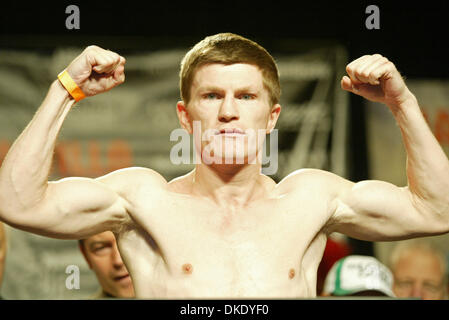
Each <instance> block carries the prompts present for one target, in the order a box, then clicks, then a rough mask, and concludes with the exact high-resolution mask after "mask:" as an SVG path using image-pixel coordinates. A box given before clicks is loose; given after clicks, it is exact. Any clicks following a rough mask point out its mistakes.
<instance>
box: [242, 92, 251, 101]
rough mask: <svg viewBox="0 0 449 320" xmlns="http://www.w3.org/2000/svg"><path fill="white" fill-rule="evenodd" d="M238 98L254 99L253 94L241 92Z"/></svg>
mask: <svg viewBox="0 0 449 320" xmlns="http://www.w3.org/2000/svg"><path fill="white" fill-rule="evenodd" d="M240 99H242V100H252V99H254V95H252V94H248V93H246V94H242V95H241V96H240Z"/></svg>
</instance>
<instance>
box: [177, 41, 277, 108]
mask: <svg viewBox="0 0 449 320" xmlns="http://www.w3.org/2000/svg"><path fill="white" fill-rule="evenodd" d="M216 63H218V64H224V65H231V64H236V63H245V64H251V65H254V66H256V67H257V68H258V69H259V70H260V71H261V72H262V76H263V84H264V86H265V88H266V89H267V90H268V93H269V99H270V104H271V105H275V104H277V103H279V99H280V95H281V87H280V84H279V72H278V69H277V66H276V63H275V61H274V59H273V57H272V56H271V55H270V54H269V53H268V52H267V50H265V49H264V48H263V47H261V46H260V45H259V44H257V43H256V42H254V41H251V40H249V39H246V38H244V37H242V36H239V35H236V34H233V33H219V34H216V35H213V36H209V37H206V38H204V39H203V40H202V41H200V42H198V43H197V44H196V45H195V46H194V47H193V48H192V49H191V50H190V51H189V52H188V53H187V54H186V55H185V56H184V59H183V60H182V62H181V71H180V74H179V76H180V86H179V87H180V90H181V99H182V100H183V101H184V103H185V104H186V105H188V103H189V102H190V97H191V87H192V84H193V80H194V77H195V74H196V71H197V70H198V69H199V68H200V67H202V66H204V65H207V64H216Z"/></svg>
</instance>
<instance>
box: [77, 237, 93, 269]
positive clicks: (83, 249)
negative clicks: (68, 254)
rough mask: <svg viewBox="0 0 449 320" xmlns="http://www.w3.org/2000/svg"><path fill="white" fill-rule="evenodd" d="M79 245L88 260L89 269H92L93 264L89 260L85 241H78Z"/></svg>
mask: <svg viewBox="0 0 449 320" xmlns="http://www.w3.org/2000/svg"><path fill="white" fill-rule="evenodd" d="M78 246H79V248H80V250H81V253H82V254H83V256H84V259H85V260H86V262H87V264H88V265H89V269H92V264H91V263H90V261H89V257H88V256H87V252H86V247H85V246H84V243H81V242H78Z"/></svg>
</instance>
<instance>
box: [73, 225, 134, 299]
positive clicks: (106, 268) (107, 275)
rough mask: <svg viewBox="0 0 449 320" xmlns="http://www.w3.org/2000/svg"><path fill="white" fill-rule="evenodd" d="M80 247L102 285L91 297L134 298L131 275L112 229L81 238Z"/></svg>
mask: <svg viewBox="0 0 449 320" xmlns="http://www.w3.org/2000/svg"><path fill="white" fill-rule="evenodd" d="M79 247H80V250H81V252H82V254H83V256H84V258H85V259H86V262H87V264H88V265H89V268H90V269H91V270H93V271H94V272H95V274H96V276H97V279H98V282H99V283H100V286H101V289H100V290H99V292H97V293H96V294H94V295H93V296H91V297H90V298H91V299H103V298H134V286H133V283H132V280H131V277H130V275H129V273H128V270H127V269H126V266H125V264H124V263H123V260H122V258H121V256H120V252H119V251H118V248H117V242H116V240H115V237H114V234H113V233H112V232H111V231H105V232H102V233H99V234H96V235H93V236H91V237H89V238H86V239H82V240H79Z"/></svg>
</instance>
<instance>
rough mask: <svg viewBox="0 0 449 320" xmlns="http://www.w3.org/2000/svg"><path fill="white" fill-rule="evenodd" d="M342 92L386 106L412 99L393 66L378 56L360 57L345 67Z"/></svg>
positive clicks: (396, 104) (397, 104)
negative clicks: (345, 73)
mask: <svg viewBox="0 0 449 320" xmlns="http://www.w3.org/2000/svg"><path fill="white" fill-rule="evenodd" d="M346 72H347V73H348V76H349V77H348V76H344V77H343V78H342V79H341V87H342V88H343V89H344V90H347V91H349V92H352V93H355V94H358V95H360V96H362V97H364V98H366V99H368V100H371V101H375V102H381V103H384V104H386V105H387V106H390V107H394V106H399V105H400V104H402V103H404V102H405V101H406V100H408V99H410V98H412V97H413V94H412V93H411V92H410V91H409V90H408V88H407V86H406V85H405V82H404V80H403V79H402V76H401V75H400V74H399V72H398V70H397V69H396V67H395V65H394V64H393V63H392V62H391V61H389V60H388V59H387V58H385V57H383V56H381V55H380V54H373V55H365V56H362V57H360V58H358V59H356V60H354V61H352V62H351V63H350V64H348V65H347V66H346Z"/></svg>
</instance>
